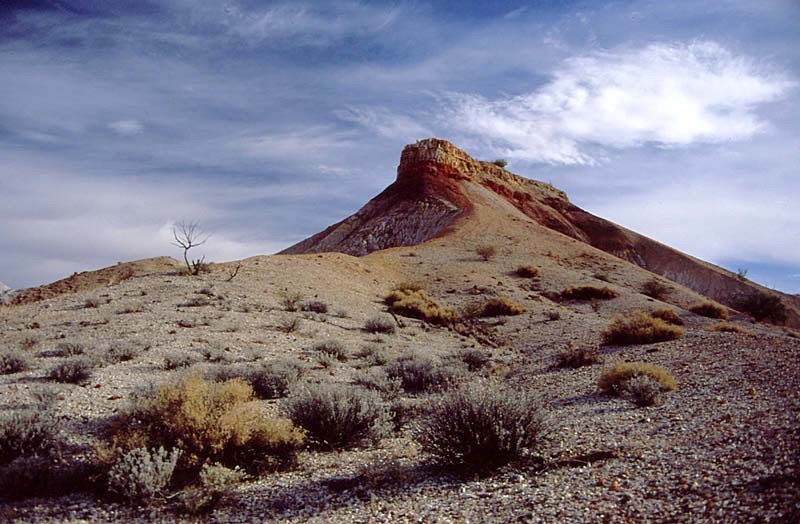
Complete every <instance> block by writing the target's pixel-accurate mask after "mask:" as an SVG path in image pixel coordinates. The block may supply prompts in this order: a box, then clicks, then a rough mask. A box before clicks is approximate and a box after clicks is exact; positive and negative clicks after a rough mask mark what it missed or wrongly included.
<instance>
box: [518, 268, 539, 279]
mask: <svg viewBox="0 0 800 524" xmlns="http://www.w3.org/2000/svg"><path fill="white" fill-rule="evenodd" d="M514 274H516V275H517V276H518V277H522V278H538V277H539V268H538V267H536V266H519V267H518V268H517V270H516V271H514Z"/></svg>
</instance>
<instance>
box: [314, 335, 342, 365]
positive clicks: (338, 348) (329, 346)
mask: <svg viewBox="0 0 800 524" xmlns="http://www.w3.org/2000/svg"><path fill="white" fill-rule="evenodd" d="M314 350H315V351H317V352H319V353H322V354H325V355H329V356H330V357H331V358H335V359H336V360H338V361H339V362H347V358H348V353H347V348H345V347H344V344H342V343H341V342H339V341H338V340H326V341H324V342H320V343H318V344H316V345H315V346H314Z"/></svg>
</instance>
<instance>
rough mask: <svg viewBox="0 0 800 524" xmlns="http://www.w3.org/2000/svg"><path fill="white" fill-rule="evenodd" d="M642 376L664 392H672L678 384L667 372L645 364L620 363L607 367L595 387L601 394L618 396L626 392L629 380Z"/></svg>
mask: <svg viewBox="0 0 800 524" xmlns="http://www.w3.org/2000/svg"><path fill="white" fill-rule="evenodd" d="M642 376H645V377H649V378H651V379H652V380H654V381H656V382H657V383H658V384H659V385H660V386H661V388H662V389H663V390H664V391H674V390H675V388H677V387H678V382H677V381H676V380H675V377H673V376H672V374H671V373H670V372H669V371H668V370H666V369H665V368H663V367H661V366H657V365H655V364H650V363H647V362H620V363H618V364H614V365H613V366H611V367H607V368H605V369H604V370H603V371H602V373H601V374H600V378H599V379H598V380H597V387H598V388H599V389H600V391H602V392H603V393H608V394H611V395H619V394H621V393H623V392H624V391H625V390H626V388H627V385H628V382H629V381H630V380H631V379H633V378H635V377H642Z"/></svg>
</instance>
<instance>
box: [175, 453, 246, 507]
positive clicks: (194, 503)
mask: <svg viewBox="0 0 800 524" xmlns="http://www.w3.org/2000/svg"><path fill="white" fill-rule="evenodd" d="M245 477H246V475H245V473H244V472H243V471H241V470H240V469H239V468H233V469H232V468H228V467H225V466H223V465H222V464H206V465H204V466H203V469H202V470H200V483H199V486H196V487H194V488H193V489H189V490H187V491H186V492H184V495H183V498H182V500H181V502H182V503H183V509H184V510H185V511H187V512H188V513H192V514H197V513H203V512H207V511H210V510H211V509H213V508H214V507H215V506H217V505H218V504H219V503H220V501H222V500H223V499H224V498H226V497H227V496H229V495H230V493H231V492H232V491H233V488H234V487H235V486H236V485H237V484H239V483H240V482H242V481H243V480H244V478H245Z"/></svg>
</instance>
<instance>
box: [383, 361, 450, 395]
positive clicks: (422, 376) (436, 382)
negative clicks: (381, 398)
mask: <svg viewBox="0 0 800 524" xmlns="http://www.w3.org/2000/svg"><path fill="white" fill-rule="evenodd" d="M386 374H387V375H388V376H389V378H391V379H398V380H400V383H401V384H402V385H403V389H404V390H405V391H406V392H408V393H421V392H428V393H429V392H434V391H442V390H445V389H448V388H449V387H451V386H453V385H454V384H456V383H457V382H458V381H459V380H460V379H461V378H462V377H463V372H462V370H460V369H459V368H458V367H457V366H455V365H453V364H452V363H450V364H449V365H447V364H445V363H442V362H439V361H437V360H434V359H433V358H432V357H428V356H422V355H419V354H410V355H404V356H401V357H399V358H397V359H395V360H394V361H392V362H390V363H389V364H388V365H387V366H386Z"/></svg>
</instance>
